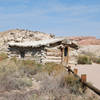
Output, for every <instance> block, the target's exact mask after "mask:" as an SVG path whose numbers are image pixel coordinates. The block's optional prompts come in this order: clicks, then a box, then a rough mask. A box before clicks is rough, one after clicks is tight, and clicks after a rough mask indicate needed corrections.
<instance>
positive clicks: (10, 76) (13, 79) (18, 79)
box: [0, 60, 32, 90]
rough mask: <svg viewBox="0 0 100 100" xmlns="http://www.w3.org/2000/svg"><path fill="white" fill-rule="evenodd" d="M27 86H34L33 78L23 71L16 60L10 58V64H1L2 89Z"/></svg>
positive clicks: (0, 80)
mask: <svg viewBox="0 0 100 100" xmlns="http://www.w3.org/2000/svg"><path fill="white" fill-rule="evenodd" d="M5 63H6V62H5ZM27 86H28V87H29V86H32V80H31V78H29V77H28V76H27V75H26V73H24V71H21V70H20V68H19V67H18V66H17V65H16V64H15V63H14V62H12V61H11V60H10V62H9V63H8V64H6V65H2V66H0V88H1V90H12V89H22V88H24V87H27Z"/></svg>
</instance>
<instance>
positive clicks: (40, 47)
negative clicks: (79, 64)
mask: <svg viewBox="0 0 100 100" xmlns="http://www.w3.org/2000/svg"><path fill="white" fill-rule="evenodd" d="M8 45H9V51H10V56H11V57H12V56H16V57H18V58H22V59H33V60H35V61H37V62H39V63H46V62H56V63H62V64H68V63H69V60H70V58H69V54H70V50H72V49H73V50H77V49H78V45H77V44H76V43H75V42H73V41H71V40H68V39H65V38H55V39H48V40H41V41H30V42H22V43H17V42H10V43H9V44H8Z"/></svg>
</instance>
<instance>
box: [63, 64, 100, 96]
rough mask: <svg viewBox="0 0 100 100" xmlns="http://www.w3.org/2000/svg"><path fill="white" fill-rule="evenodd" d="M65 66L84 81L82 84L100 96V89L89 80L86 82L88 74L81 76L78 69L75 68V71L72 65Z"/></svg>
mask: <svg viewBox="0 0 100 100" xmlns="http://www.w3.org/2000/svg"><path fill="white" fill-rule="evenodd" d="M65 68H66V69H67V70H68V73H69V74H70V73H72V74H73V75H74V76H75V77H78V78H79V80H80V82H82V84H83V85H84V86H86V87H88V88H89V89H91V90H92V91H94V92H95V93H96V94H98V95H99V96H100V90H99V89H97V88H96V87H95V86H93V85H91V84H89V83H88V82H86V74H82V75H81V77H80V76H79V75H78V74H77V73H78V69H74V71H73V70H72V69H71V66H65Z"/></svg>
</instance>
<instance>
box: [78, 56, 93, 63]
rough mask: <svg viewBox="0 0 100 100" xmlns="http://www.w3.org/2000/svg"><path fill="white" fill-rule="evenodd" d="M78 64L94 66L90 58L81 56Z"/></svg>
mask: <svg viewBox="0 0 100 100" xmlns="http://www.w3.org/2000/svg"><path fill="white" fill-rule="evenodd" d="M78 64H92V60H91V58H90V57H89V56H86V55H79V57H78Z"/></svg>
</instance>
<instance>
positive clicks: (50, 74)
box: [0, 57, 99, 100]
mask: <svg viewBox="0 0 100 100" xmlns="http://www.w3.org/2000/svg"><path fill="white" fill-rule="evenodd" d="M32 78H34V79H35V80H36V82H37V84H38V83H39V84H40V86H41V88H40V89H38V90H34V89H30V88H32V87H34V85H33V83H32ZM26 88H28V91H27V90H25V89H26ZM34 88H35V87H34ZM2 90H5V91H6V90H9V91H10V92H9V93H4V94H1V93H0V100H89V98H90V97H88V96H86V95H85V94H83V92H82V87H81V84H80V82H79V80H78V79H77V78H75V77H74V76H73V75H68V73H67V71H66V70H65V68H64V67H63V66H62V65H60V64H56V63H46V64H45V65H41V64H38V63H36V62H34V61H32V60H19V59H16V57H14V58H12V59H5V60H3V61H1V64H0V91H2ZM11 90H12V91H13V90H16V91H14V92H11ZM17 91H19V92H17ZM85 97H86V98H85ZM95 100H96V99H95ZM97 100H99V99H97Z"/></svg>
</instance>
